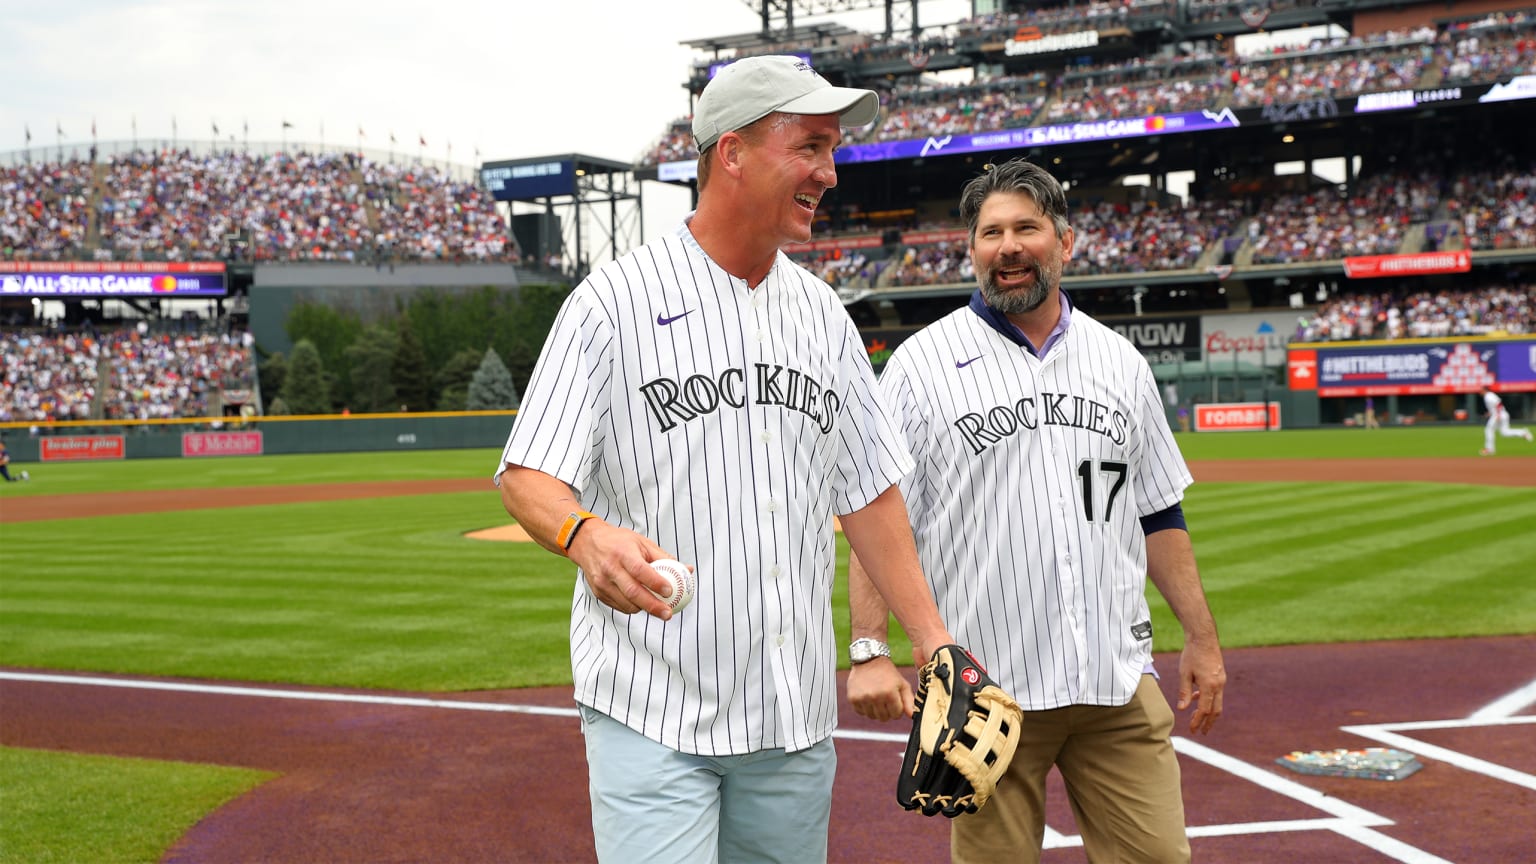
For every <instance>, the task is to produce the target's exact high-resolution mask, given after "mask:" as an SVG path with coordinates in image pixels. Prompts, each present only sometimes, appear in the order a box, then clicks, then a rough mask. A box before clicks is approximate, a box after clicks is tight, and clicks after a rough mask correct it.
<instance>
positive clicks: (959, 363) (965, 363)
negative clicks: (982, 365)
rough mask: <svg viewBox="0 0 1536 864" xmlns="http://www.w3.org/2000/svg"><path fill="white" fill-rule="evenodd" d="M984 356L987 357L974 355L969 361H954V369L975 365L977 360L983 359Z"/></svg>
mask: <svg viewBox="0 0 1536 864" xmlns="http://www.w3.org/2000/svg"><path fill="white" fill-rule="evenodd" d="M985 356H987V355H985V354H978V355H976V356H975V357H972V358H971V359H969V360H956V361H955V368H956V369H964V368H965V367H967V366H969V365H971V364H972V363H975V362H976V361H977V360H980V359H981V358H983V357H985Z"/></svg>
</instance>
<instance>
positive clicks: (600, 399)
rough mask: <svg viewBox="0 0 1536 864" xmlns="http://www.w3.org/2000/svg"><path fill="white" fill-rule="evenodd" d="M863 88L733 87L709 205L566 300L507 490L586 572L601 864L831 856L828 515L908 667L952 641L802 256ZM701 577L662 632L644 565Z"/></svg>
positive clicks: (870, 403)
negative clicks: (904, 647) (889, 621)
mask: <svg viewBox="0 0 1536 864" xmlns="http://www.w3.org/2000/svg"><path fill="white" fill-rule="evenodd" d="M878 110H879V99H878V97H877V96H876V95H875V94H874V92H873V91H869V90H859V89H850V88H843V87H833V86H832V85H831V84H829V83H828V82H827V81H826V80H825V79H823V78H822V77H821V76H820V75H819V74H817V72H816V71H815V70H814V69H812V68H811V67H810V66H809V65H808V64H806V63H805V62H804V61H802V60H800V59H799V58H796V57H754V58H748V59H744V60H739V61H737V62H735V63H733V64H731V65H730V66H727V67H726V68H725V69H724V70H722V71H721V72H720V73H719V74H718V75H717V76H716V77H715V78H714V79H713V80H712V81H711V82H710V83H709V85H708V86H707V87H705V89H704V92H703V94H702V95H701V96H700V97H699V102H698V104H697V106H696V108H695V111H694V118H693V132H694V137H695V139H696V140H697V143H698V147H699V153H700V155H699V207H698V210H697V211H695V212H694V213H691V214H689V215H688V216H687V217H685V220H684V222H683V224H681V225H679V226H677V228H676V229H674V230H673V231H672V232H671V233H669V234H667V235H665V236H663V237H660V238H658V239H656V240H653V241H651V242H650V243H647V244H645V245H644V246H642V247H640V248H639V249H636V250H635V251H633V252H630V253H629V254H627V255H625V256H623V257H622V258H619V259H618V260H616V261H612V262H609V263H607V264H604V265H603V266H601V267H599V268H598V269H597V270H596V271H594V272H593V273H592V275H590V276H588V277H587V278H586V279H584V280H583V281H582V283H581V284H580V285H578V286H577V287H576V289H575V290H574V291H573V292H572V293H571V295H570V297H569V298H567V300H566V302H565V304H564V306H563V307H562V308H561V311H560V314H559V316H558V318H557V319H556V321H555V324H554V327H553V329H552V330H551V332H550V335H549V338H548V341H547V342H546V343H545V346H544V350H543V353H542V354H541V355H540V357H539V361H538V364H537V367H536V368H535V369H534V372H533V377H532V378H531V379H530V381H529V384H528V388H527V393H526V395H525V396H524V397H523V401H522V408H521V409H520V411H519V414H518V417H517V421H516V423H515V424H514V425H513V427H512V431H511V434H510V436H509V438H508V440H507V445H506V448H505V450H504V451H503V453H502V456H501V459H500V462H499V464H498V465H497V469H496V473H497V477H498V480H499V483H500V485H501V490H502V499H503V503H504V504H505V505H506V508H507V510H508V512H509V513H511V514H512V515H513V516H514V517H516V519H517V520H518V522H519V523H521V524H522V526H523V527H524V528H526V529H527V530H528V532H529V534H530V535H531V536H532V537H533V539H534V540H536V541H538V542H539V543H540V545H542V546H544V547H545V548H546V549H549V550H550V551H552V552H555V553H557V554H560V555H564V556H567V557H569V558H570V559H571V561H573V562H575V564H576V565H577V566H578V567H579V569H578V570H577V579H576V585H575V590H574V597H573V601H572V609H571V662H572V671H573V674H574V678H575V685H576V687H575V695H576V701H577V702H578V703H580V706H581V715H582V729H583V732H584V733H585V736H586V742H587V764H588V771H589V785H590V787H591V796H592V824H593V834H594V840H595V845H596V850H597V856H598V858H599V859H600V860H601V861H604V862H618V864H633V862H652V861H654V862H715V861H750V862H786V864H800V862H817V861H825V860H826V858H827V826H828V814H829V812H830V810H831V795H832V780H833V776H834V773H835V768H836V755H835V751H834V749H833V744H832V738H831V735H832V730H833V729H834V728H835V726H836V725H837V708H838V701H837V696H838V694H837V683H836V682H837V676H836V663H837V646H836V640H835V637H834V635H833V628H832V614H831V595H832V583H833V577H834V573H835V567H836V560H837V541H836V539H835V537H834V535H833V532H832V524H833V516H834V515H836V516H839V517H841V520H842V525H843V532H844V534H845V535H846V536H847V538H848V540H849V542H850V544H852V546H853V548H855V549H857V550H859V553H860V554H861V555H863V556H865V563H866V564H867V565H869V569H870V572H871V574H872V575H873V576H874V577H875V578H876V584H877V585H878V586H879V592H880V594H881V595H882V597H883V602H889V603H890V605H891V606H892V608H893V609H894V611H895V613H896V617H897V618H898V619H900V620H901V622H902V625H903V626H904V627H907V626H910V627H911V628H912V630H910V631H908V632H910V633H912V634H913V643H914V649H915V652H916V654H917V655H918V657H919V659H926V658H927V656H928V655H929V654H931V653H932V652H933V651H934V650H935V649H937V648H940V647H942V646H944V645H946V644H948V643H950V642H952V641H953V639H952V638H951V637H950V634H949V632H948V631H947V629H946V628H945V627H944V624H943V621H942V620H941V619H940V617H939V613H938V609H937V608H936V607H935V606H934V602H933V595H932V593H931V592H930V591H929V589H928V586H927V584H926V583H925V582H924V581H923V575H922V572H921V570H920V569H919V567H918V563H917V550H916V546H915V545H914V544H913V541H912V532H911V528H910V527H908V524H907V520H906V510H905V508H904V507H903V505H902V501H901V493H900V491H899V490H898V489H897V488H896V486H895V483H896V481H897V480H898V479H900V477H901V476H902V474H904V473H906V472H907V471H908V470H909V469H910V468H911V467H912V460H911V456H910V454H908V453H907V451H906V448H905V447H903V446H902V444H901V439H900V435H899V434H898V433H897V431H896V430H895V429H894V428H893V427H892V426H891V425H890V421H889V415H888V413H887V412H886V411H885V410H884V408H883V406H881V405H880V404H879V399H878V392H877V391H878V388H877V386H876V384H875V377H874V372H873V370H872V369H871V367H870V364H869V357H868V354H867V353H866V352H865V350H864V344H863V341H862V340H861V339H860V337H859V333H858V330H857V329H856V328H855V327H854V325H853V321H852V320H851V319H850V318H849V317H848V313H847V312H846V311H845V310H844V308H843V305H842V302H841V301H840V300H839V299H838V297H837V294H836V293H835V292H834V291H833V290H832V289H831V288H830V287H829V286H828V285H827V284H826V283H825V282H823V281H821V280H820V279H818V278H816V277H815V276H814V275H812V274H811V273H809V272H808V271H806V270H805V269H803V268H802V267H800V266H798V265H796V264H795V263H794V262H793V261H791V260H790V259H789V258H788V257H787V256H785V255H784V254H783V253H782V252H780V251H779V250H780V247H782V246H784V245H785V244H788V243H792V242H804V241H806V240H808V239H810V236H811V223H812V220H813V219H814V217H815V214H816V207H817V205H818V203H819V202H820V200H821V196H822V194H823V193H825V192H826V190H827V189H830V188H831V187H833V186H835V185H836V184H837V169H836V167H835V165H834V163H833V158H832V154H833V151H835V150H836V149H837V147H838V145H839V144H840V143H841V141H842V131H841V127H843V126H862V125H866V124H869V123H872V122H873V121H874V120H875V117H876V115H877V113H878ZM660 558H676V559H678V560H680V561H682V562H684V563H686V564H689V565H692V566H693V567H694V568H695V575H696V577H697V590H696V594H695V597H694V600H693V602H692V604H691V605H689V606H688V607H687V608H685V609H683V610H682V611H680V612H678V613H676V614H672V613H671V612H669V610H668V608H667V605H666V604H665V603H664V602H662V601H661V600H660V599H659V598H658V597H656V596H654V595H653V594H652V593H651V592H652V591H663V590H666V589H667V583H666V582H665V580H663V579H662V578H661V577H660V575H659V574H657V573H656V571H655V570H654V569H653V568H651V566H650V564H649V562H651V561H655V560H657V559H660Z"/></svg>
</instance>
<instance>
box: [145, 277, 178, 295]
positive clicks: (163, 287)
mask: <svg viewBox="0 0 1536 864" xmlns="http://www.w3.org/2000/svg"><path fill="white" fill-rule="evenodd" d="M149 284H150V287H151V288H153V289H154V291H155V293H156V294H162V293H164V294H169V293H171V292H174V291H175V290H176V277H175V276H156V277H155V278H154V279H151V280H150V283H149Z"/></svg>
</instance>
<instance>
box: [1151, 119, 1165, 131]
mask: <svg viewBox="0 0 1536 864" xmlns="http://www.w3.org/2000/svg"><path fill="white" fill-rule="evenodd" d="M1167 125H1168V121H1167V120H1165V119H1163V118H1162V117H1148V118H1147V130H1148V131H1151V132H1161V131H1163V129H1164V127H1166V126H1167Z"/></svg>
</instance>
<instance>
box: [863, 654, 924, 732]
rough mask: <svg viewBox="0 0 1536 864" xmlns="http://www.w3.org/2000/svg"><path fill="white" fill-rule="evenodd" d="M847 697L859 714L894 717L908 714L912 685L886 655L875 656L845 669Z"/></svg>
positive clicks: (909, 711) (883, 717) (885, 718)
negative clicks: (846, 673)
mask: <svg viewBox="0 0 1536 864" xmlns="http://www.w3.org/2000/svg"><path fill="white" fill-rule="evenodd" d="M848 701H849V702H850V703H851V704H852V705H853V710H854V711H856V712H858V714H859V715H860V716H861V717H868V718H869V719H871V720H882V721H883V720H895V719H897V718H899V717H911V716H912V711H913V707H914V706H913V702H912V685H911V684H910V683H908V681H907V678H906V676H905V675H902V674H901V670H900V669H897V668H896V664H895V663H892V662H891V658H889V657H876V658H875V659H873V660H870V661H868V662H866V663H859V664H858V665H856V666H854V667H853V668H852V669H850V670H848Z"/></svg>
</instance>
